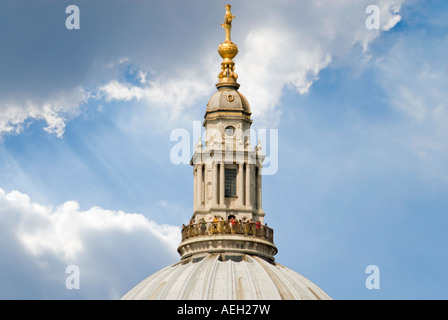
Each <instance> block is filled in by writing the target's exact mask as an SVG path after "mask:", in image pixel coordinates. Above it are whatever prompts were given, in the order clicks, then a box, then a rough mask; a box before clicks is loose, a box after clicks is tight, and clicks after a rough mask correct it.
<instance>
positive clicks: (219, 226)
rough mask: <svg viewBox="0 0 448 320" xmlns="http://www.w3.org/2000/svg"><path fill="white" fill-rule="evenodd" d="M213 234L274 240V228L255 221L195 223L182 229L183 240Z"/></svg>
mask: <svg viewBox="0 0 448 320" xmlns="http://www.w3.org/2000/svg"><path fill="white" fill-rule="evenodd" d="M213 234H239V235H246V236H255V237H259V238H262V239H265V240H267V241H270V242H272V243H273V242H274V230H273V229H271V228H269V227H267V226H263V225H260V224H257V223H255V222H245V223H244V222H243V223H236V224H232V223H230V222H229V221H214V222H208V223H194V224H189V225H188V226H184V227H183V229H182V241H183V240H186V239H188V238H192V237H197V236H203V235H213Z"/></svg>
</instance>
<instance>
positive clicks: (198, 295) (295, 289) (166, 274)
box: [122, 253, 331, 300]
mask: <svg viewBox="0 0 448 320" xmlns="http://www.w3.org/2000/svg"><path fill="white" fill-rule="evenodd" d="M122 299H123V300H331V297H329V296H328V295H327V294H326V293H325V292H324V291H323V290H322V289H320V288H319V287H318V286H316V285H315V284H314V283H312V282H311V281H310V280H308V279H307V278H305V277H304V276H302V275H301V274H299V273H297V272H295V271H293V270H291V269H289V268H286V267H284V266H282V265H280V264H278V263H274V262H268V261H266V260H264V259H262V258H260V257H258V256H251V255H247V254H242V255H237V254H226V253H221V254H219V253H215V254H207V255H205V256H203V257H200V258H198V257H196V258H194V259H188V260H186V261H185V260H181V261H180V262H178V263H175V264H172V265H171V266H168V267H166V268H164V269H162V270H160V271H158V272H156V273H154V274H153V275H151V276H150V277H148V278H146V279H145V280H143V281H142V282H140V283H139V284H138V285H137V286H135V287H134V288H133V289H132V290H130V291H129V292H128V293H127V294H126V295H125V296H124V297H123V298H122Z"/></svg>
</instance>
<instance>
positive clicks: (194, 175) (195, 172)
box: [193, 165, 198, 211]
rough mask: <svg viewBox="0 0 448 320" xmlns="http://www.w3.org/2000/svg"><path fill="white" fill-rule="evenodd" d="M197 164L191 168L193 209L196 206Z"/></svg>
mask: <svg viewBox="0 0 448 320" xmlns="http://www.w3.org/2000/svg"><path fill="white" fill-rule="evenodd" d="M197 170H198V165H196V166H195V167H194V168H193V211H195V210H196V208H197V207H198V179H197V178H198V174H197Z"/></svg>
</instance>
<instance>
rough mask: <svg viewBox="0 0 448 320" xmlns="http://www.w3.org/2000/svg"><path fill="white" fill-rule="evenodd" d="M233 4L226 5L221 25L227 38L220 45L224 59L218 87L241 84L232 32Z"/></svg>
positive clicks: (219, 49)
mask: <svg viewBox="0 0 448 320" xmlns="http://www.w3.org/2000/svg"><path fill="white" fill-rule="evenodd" d="M230 8H231V5H230V4H227V5H226V15H225V16H224V23H223V24H221V26H222V27H223V28H224V30H225V32H226V39H225V41H224V42H223V43H221V44H220V45H219V47H218V53H219V55H220V56H221V58H222V59H223V61H222V62H221V72H220V73H219V75H218V78H219V82H218V83H217V84H216V87H218V88H220V87H223V86H226V87H233V88H235V89H238V88H239V86H240V85H239V84H238V83H237V82H236V80H237V79H238V74H237V73H236V72H235V62H233V58H235V56H236V55H237V54H238V47H237V45H236V44H234V43H233V42H232V40H231V37H230V33H231V31H232V20H233V18H235V16H234V15H232V12H230Z"/></svg>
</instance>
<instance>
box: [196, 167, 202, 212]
mask: <svg viewBox="0 0 448 320" xmlns="http://www.w3.org/2000/svg"><path fill="white" fill-rule="evenodd" d="M195 181H196V206H197V208H202V164H198V165H197V166H196V180H195Z"/></svg>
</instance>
